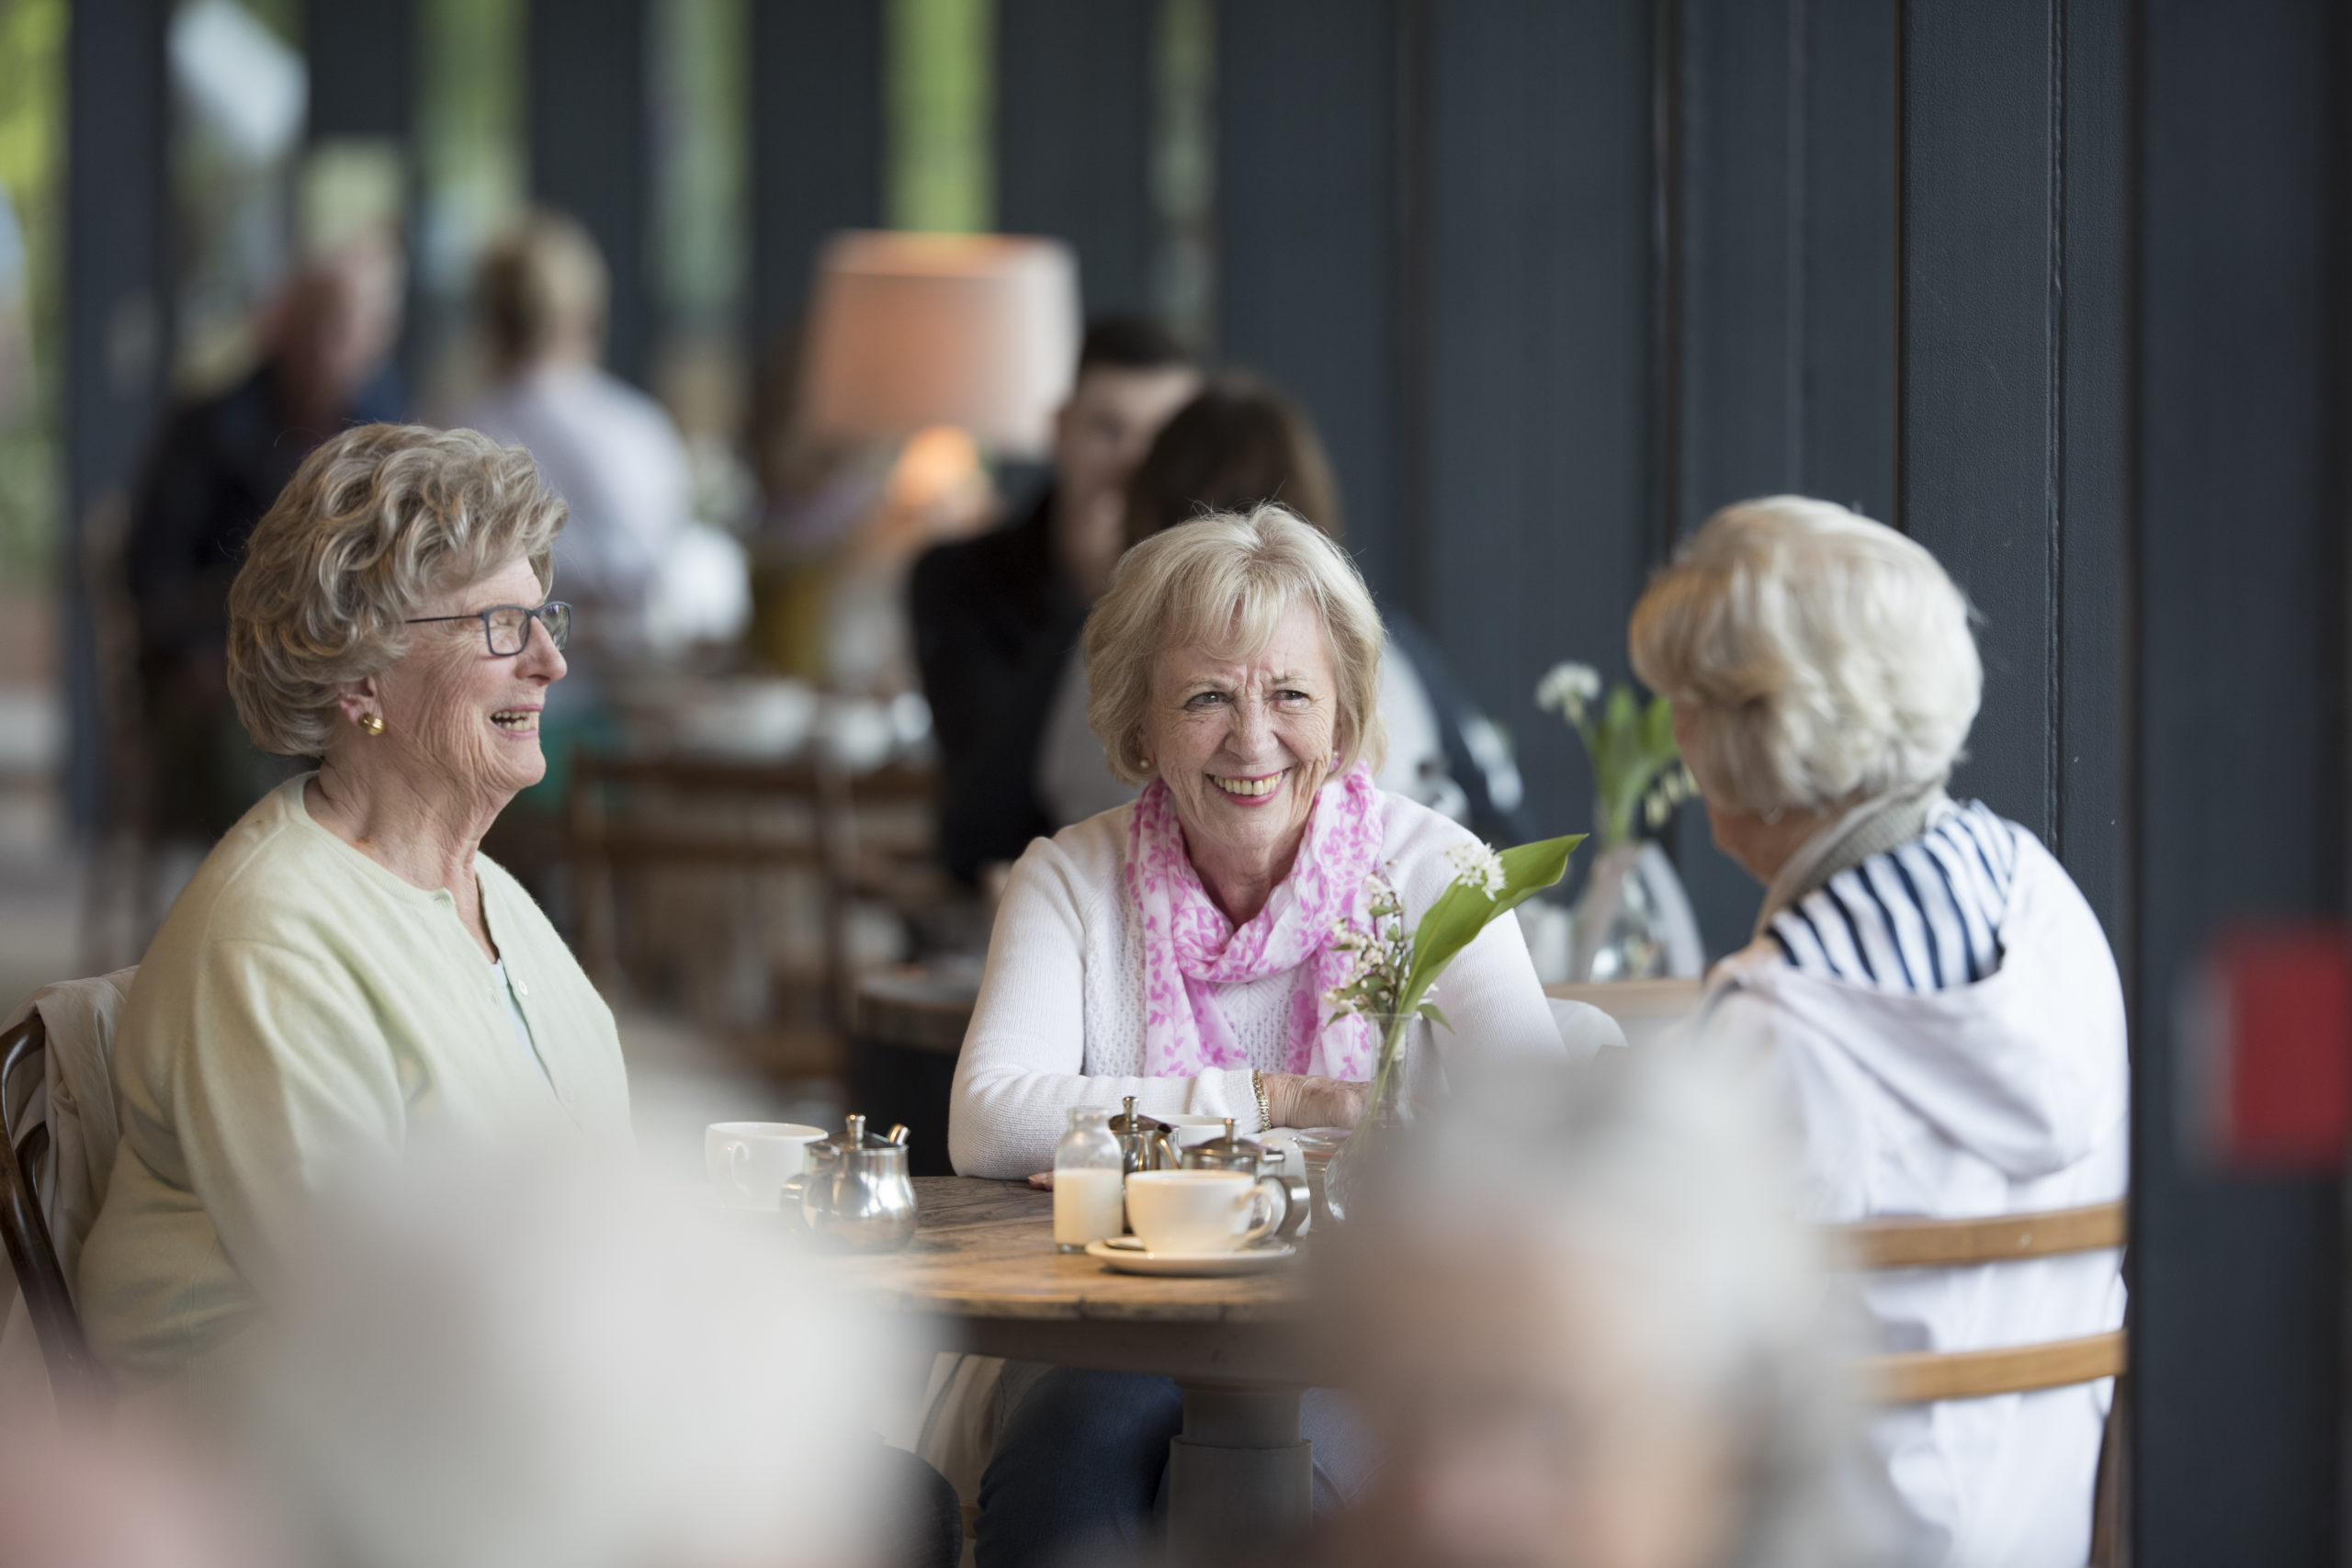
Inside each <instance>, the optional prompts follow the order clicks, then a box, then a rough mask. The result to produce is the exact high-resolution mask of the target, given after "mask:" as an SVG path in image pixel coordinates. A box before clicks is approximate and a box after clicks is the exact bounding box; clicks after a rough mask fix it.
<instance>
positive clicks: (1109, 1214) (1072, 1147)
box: [1054, 1105, 1127, 1252]
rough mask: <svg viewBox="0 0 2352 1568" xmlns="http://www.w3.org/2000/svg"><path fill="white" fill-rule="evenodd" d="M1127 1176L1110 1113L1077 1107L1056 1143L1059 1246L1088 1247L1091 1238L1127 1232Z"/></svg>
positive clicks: (1056, 1242) (1056, 1241)
mask: <svg viewBox="0 0 2352 1568" xmlns="http://www.w3.org/2000/svg"><path fill="white" fill-rule="evenodd" d="M1125 1179H1126V1178H1125V1170H1124V1167H1123V1164H1122V1161H1121V1160H1120V1157H1119V1140H1118V1138H1117V1137H1116V1136H1114V1134H1112V1132H1111V1113H1110V1112H1109V1111H1104V1110H1101V1109H1099V1108H1097V1107H1092V1106H1085V1105H1078V1106H1072V1107H1071V1108H1070V1113H1069V1132H1067V1133H1064V1134H1062V1141H1061V1142H1060V1143H1059V1144H1057V1145H1055V1146H1054V1245H1055V1246H1056V1247H1059V1248H1061V1250H1062V1251H1064V1252H1083V1251H1085V1250H1086V1244H1087V1243H1088V1242H1090V1241H1109V1240H1110V1239H1111V1238H1112V1237H1114V1236H1115V1235H1119V1234H1121V1233H1122V1232H1124V1231H1125V1229H1126V1228H1127V1223H1126V1208H1125V1201H1124V1198H1125V1188H1124V1186H1123V1183H1124V1182H1125Z"/></svg>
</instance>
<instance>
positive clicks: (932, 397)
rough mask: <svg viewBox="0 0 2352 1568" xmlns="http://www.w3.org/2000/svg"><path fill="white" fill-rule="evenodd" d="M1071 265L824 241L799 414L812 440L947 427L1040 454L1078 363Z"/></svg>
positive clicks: (971, 243) (986, 250)
mask: <svg viewBox="0 0 2352 1568" xmlns="http://www.w3.org/2000/svg"><path fill="white" fill-rule="evenodd" d="M1078 334H1079V312H1078V266H1077V263H1076V261H1075V260H1074V259H1073V258H1072V256H1071V254H1070V252H1069V247H1068V246H1066V245H1064V244H1062V243H1060V242H1059V241H1057V240H1043V239H1030V238H1024V237H1020V236H1015V235H1010V234H910V233H885V232H878V231H864V230H861V231H850V232H846V233H842V234H836V235H834V236H833V237H832V239H831V240H830V241H828V242H826V244H825V249H824V253H823V254H822V255H821V257H820V259H819V262H818V269H817V282H816V287H815V291H814V297H813V298H812V299H811V300H810V304H809V337H808V344H809V346H808V355H807V358H806V360H805V362H804V363H805V367H806V369H805V375H806V378H807V379H806V381H805V383H804V387H803V394H804V396H803V402H802V407H803V408H804V409H805V410H806V411H807V412H808V417H809V423H810V425H811V426H812V428H813V429H814V430H815V431H816V433H817V434H820V435H825V436H831V437H836V438H845V439H851V440H859V439H888V438H892V437H896V436H902V435H907V434H912V433H913V432H915V431H917V430H922V429H924V428H926V427H928V426H932V425H940V424H947V425H955V426H956V427H958V428H960V429H962V430H965V431H968V432H969V433H970V434H971V435H972V437H973V439H975V440H977V441H978V442H979V443H980V444H981V445H983V446H989V447H992V448H994V449H995V450H997V451H1000V452H1003V453H1006V454H1008V455H1012V456H1015V457H1036V456H1041V455H1042V454H1044V452H1045V451H1046V447H1047V445H1048V444H1049V442H1050V440H1051V435H1052V429H1053V415H1054V411H1055V410H1056V409H1057V408H1059V407H1060V406H1061V404H1062V402H1063V400H1065V399H1067V398H1068V397H1069V384H1070V376H1071V373H1072V370H1073V368H1074V367H1075V365H1076V362H1077V359H1078Z"/></svg>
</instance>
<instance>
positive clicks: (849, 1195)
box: [782, 1116, 916, 1252]
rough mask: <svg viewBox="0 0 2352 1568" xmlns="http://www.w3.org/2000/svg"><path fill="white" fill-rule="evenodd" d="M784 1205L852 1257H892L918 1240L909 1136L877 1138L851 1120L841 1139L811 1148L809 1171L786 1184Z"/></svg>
mask: <svg viewBox="0 0 2352 1568" xmlns="http://www.w3.org/2000/svg"><path fill="white" fill-rule="evenodd" d="M782 1198H783V1203H784V1206H785V1207H786V1209H791V1208H793V1207H794V1206H796V1205H797V1207H798V1208H799V1211H800V1218H801V1220H802V1222H803V1223H804V1224H807V1225H808V1227H809V1230H810V1232H812V1233H813V1234H814V1235H816V1236H817V1237H818V1238H819V1239H820V1240H821V1241H824V1242H826V1243H828V1244H829V1245H831V1246H834V1247H842V1248H843V1249H845V1250H847V1251H850V1252H892V1251H896V1250H897V1249H898V1248H899V1247H904V1246H906V1245H907V1243H908V1242H910V1241H911V1240H913V1239H914V1234H915V1220H916V1212H915V1184H914V1179H913V1178H912V1177H910V1175H909V1174H908V1173H907V1130H906V1129H905V1128H904V1127H893V1128H891V1129H890V1131H889V1133H888V1134H886V1135H884V1136H881V1137H876V1136H875V1135H873V1134H869V1133H867V1132H866V1130H865V1117H863V1116H852V1117H850V1118H849V1120H848V1123H847V1125H846V1127H845V1128H844V1130H843V1131H842V1135H841V1136H840V1137H838V1138H829V1139H827V1140H825V1141H824V1142H822V1143H817V1144H811V1145H809V1168H808V1169H807V1170H806V1171H804V1172H802V1173H801V1174H800V1175H798V1176H796V1177H793V1178H791V1179H788V1180H786V1182H785V1184H784V1190H783V1194H782Z"/></svg>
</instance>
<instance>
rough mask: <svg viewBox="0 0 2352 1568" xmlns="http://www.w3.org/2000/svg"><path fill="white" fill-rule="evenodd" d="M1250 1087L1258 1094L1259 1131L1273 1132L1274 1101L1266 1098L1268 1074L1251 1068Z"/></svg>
mask: <svg viewBox="0 0 2352 1568" xmlns="http://www.w3.org/2000/svg"><path fill="white" fill-rule="evenodd" d="M1250 1089H1251V1090H1252V1091H1254V1092H1255V1093H1256V1094H1257V1096H1258V1131H1260V1132H1261V1133H1267V1132H1272V1130H1273V1125H1274V1106H1273V1101H1272V1100H1268V1099H1267V1098H1266V1075H1265V1074H1263V1073H1261V1072H1260V1071H1259V1070H1258V1069H1257V1068H1255V1067H1252V1068H1250Z"/></svg>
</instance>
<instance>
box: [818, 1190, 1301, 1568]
mask: <svg viewBox="0 0 2352 1568" xmlns="http://www.w3.org/2000/svg"><path fill="white" fill-rule="evenodd" d="M915 1192H916V1197H917V1199H918V1201H919V1202H920V1203H921V1205H922V1224H921V1226H920V1228H919V1229H918V1230H917V1231H916V1233H915V1238H914V1241H913V1242H912V1244H911V1245H910V1246H909V1247H908V1248H907V1249H906V1250H905V1251H903V1252H897V1253H890V1254H887V1255H884V1256H880V1257H874V1258H845V1259H842V1261H841V1269H842V1279H843V1280H844V1282H845V1283H846V1284H847V1285H848V1286H849V1288H850V1290H851V1291H852V1292H853V1293H854V1294H855V1295H858V1296H860V1297H863V1298H865V1299H867V1300H870V1301H871V1302H872V1303H874V1304H876V1305H877V1306H882V1307H885V1308H887V1309H888V1310H891V1311H895V1312H899V1313H901V1314H907V1315H908V1316H909V1317H910V1318H914V1319H918V1320H920V1321H921V1322H922V1325H923V1330H924V1332H925V1333H926V1334H927V1335H928V1336H929V1337H931V1338H932V1339H933V1342H935V1343H938V1344H940V1345H942V1346H944V1347H945V1348H955V1349H960V1350H968V1351H972V1352H975V1353H977V1354H979V1355H985V1356H1003V1357H1006V1358H1008V1359H1016V1360H1025V1361H1044V1362H1048V1363H1051V1364H1053V1365H1056V1366H1064V1367H1090V1368H1095V1369H1099V1370H1102V1371H1123V1372H1156V1373H1159V1374H1160V1375H1162V1376H1166V1377H1171V1378H1174V1379H1175V1380H1176V1385H1177V1387H1178V1388H1179V1389H1180V1390H1181V1391H1182V1393H1183V1399H1184V1429H1183V1432H1182V1435H1181V1436H1180V1437H1178V1438H1176V1439H1175V1440H1174V1441H1173V1442H1172V1443H1170V1445H1169V1456H1168V1457H1169V1475H1168V1544H1169V1556H1170V1562H1174V1563H1177V1564H1180V1565H1182V1564H1191V1563H1206V1562H1227V1561H1230V1560H1232V1559H1233V1558H1234V1557H1235V1556H1237V1555H1238V1554H1239V1553H1240V1552H1241V1551H1243V1550H1244V1549H1245V1548H1247V1547H1249V1546H1250V1545H1253V1544H1257V1543H1262V1542H1264V1541H1268V1540H1277V1539H1281V1538H1283V1537H1286V1536H1290V1535H1294V1534H1295V1533H1297V1532H1299V1531H1302V1530H1304V1529H1306V1526H1307V1524H1308V1523H1309V1521H1310V1520H1311V1518H1312V1517H1313V1502H1312V1494H1313V1484H1314V1471H1313V1458H1312V1450H1310V1448H1309V1446H1308V1444H1307V1443H1306V1440H1305V1439H1304V1438H1301V1437H1300V1435H1299V1427H1298V1399H1299V1394H1300V1393H1302V1392H1303V1391H1304V1390H1305V1389H1306V1387H1308V1386H1310V1385H1311V1384H1313V1383H1315V1382H1317V1381H1320V1380H1318V1376H1317V1367H1316V1358H1315V1356H1314V1355H1313V1353H1312V1351H1311V1348H1310V1347H1311V1342H1312V1336H1310V1335H1309V1334H1308V1333H1307V1332H1306V1287H1305V1280H1304V1279H1303V1277H1302V1273H1301V1270H1300V1269H1299V1268H1298V1267H1297V1266H1296V1265H1293V1266H1291V1267H1289V1268H1285V1269H1277V1270H1274V1271H1272V1272H1269V1273H1265V1274H1254V1275H1248V1276H1244V1277H1242V1278H1238V1279H1229V1280H1159V1279H1145V1278H1141V1277H1138V1276H1136V1275H1132V1274H1114V1273H1113V1272H1111V1271H1110V1270H1109V1269H1105V1268H1104V1267H1103V1265H1102V1264H1100V1263H1097V1262H1096V1261H1095V1260H1094V1259H1092V1258H1088V1257H1086V1256H1085V1255H1084V1254H1083V1253H1063V1252H1057V1251H1056V1250H1055V1248H1054V1237H1053V1212H1054V1204H1053V1195H1052V1194H1051V1193H1049V1192H1039V1191H1036V1190H1034V1189H1032V1188H1031V1187H1029V1186H1028V1184H1027V1183H1025V1182H1018V1181H979V1180H974V1179H969V1178H966V1177H932V1178H925V1179H918V1180H917V1181H916V1182H915ZM1327 1370H1328V1369H1327Z"/></svg>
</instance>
